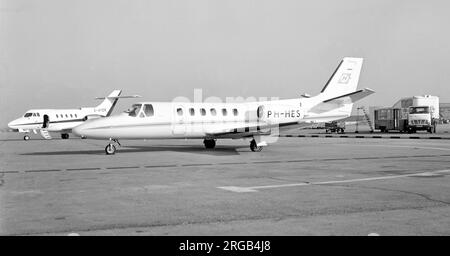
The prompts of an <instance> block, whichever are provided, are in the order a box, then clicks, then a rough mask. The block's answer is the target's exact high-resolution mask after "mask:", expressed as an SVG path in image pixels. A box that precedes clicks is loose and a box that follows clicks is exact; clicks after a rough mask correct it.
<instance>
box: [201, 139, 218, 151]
mask: <svg viewBox="0 0 450 256" xmlns="http://www.w3.org/2000/svg"><path fill="white" fill-rule="evenodd" d="M203 144H204V145H205V148H208V149H212V148H215V147H216V140H214V139H209V140H206V139H205V140H203Z"/></svg>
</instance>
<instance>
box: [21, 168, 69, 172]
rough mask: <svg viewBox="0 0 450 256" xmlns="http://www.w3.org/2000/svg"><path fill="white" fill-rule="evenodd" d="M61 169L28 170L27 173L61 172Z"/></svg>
mask: <svg viewBox="0 0 450 256" xmlns="http://www.w3.org/2000/svg"><path fill="white" fill-rule="evenodd" d="M60 171H62V170H61V169H48V170H26V171H25V172H60Z"/></svg>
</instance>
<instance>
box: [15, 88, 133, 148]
mask: <svg viewBox="0 0 450 256" xmlns="http://www.w3.org/2000/svg"><path fill="white" fill-rule="evenodd" d="M121 92H122V90H114V91H113V92H112V93H111V94H109V95H108V96H107V97H102V98H96V99H104V100H103V102H102V103H100V105H98V106H96V107H87V108H74V109H30V110H28V111H27V112H26V113H25V114H24V115H23V116H22V117H20V118H18V119H16V120H14V121H11V122H10V123H9V124H8V127H9V128H11V129H13V130H14V131H18V132H24V133H26V134H25V136H24V137H23V139H24V140H29V139H30V136H29V135H28V133H29V132H31V131H33V132H34V133H35V134H37V132H38V131H39V133H40V134H41V136H42V137H44V138H45V139H48V140H49V139H51V138H52V137H51V136H50V134H49V132H59V133H61V138H62V139H68V138H69V133H70V132H71V131H72V129H73V128H74V127H75V126H77V125H80V124H81V123H83V122H85V121H86V120H89V119H95V118H99V117H105V116H109V115H110V114H111V112H112V111H113V109H114V106H115V105H116V103H117V100H118V99H119V98H137V97H140V96H138V95H132V96H120V93H121Z"/></svg>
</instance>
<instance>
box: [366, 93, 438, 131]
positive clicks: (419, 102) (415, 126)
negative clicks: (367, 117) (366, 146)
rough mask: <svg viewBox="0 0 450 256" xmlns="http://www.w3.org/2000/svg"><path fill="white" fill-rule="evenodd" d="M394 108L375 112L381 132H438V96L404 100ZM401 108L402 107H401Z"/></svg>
mask: <svg viewBox="0 0 450 256" xmlns="http://www.w3.org/2000/svg"><path fill="white" fill-rule="evenodd" d="M400 103H401V104H395V105H394V106H397V107H393V108H380V109H376V110H375V111H374V123H375V129H379V130H381V132H388V131H393V130H394V131H400V132H409V133H413V132H416V131H420V130H423V131H428V132H429V133H432V132H436V123H437V120H438V119H439V98H438V97H436V96H430V95H425V96H414V97H412V100H411V98H409V99H402V100H401V101H400ZM400 106H401V107H400Z"/></svg>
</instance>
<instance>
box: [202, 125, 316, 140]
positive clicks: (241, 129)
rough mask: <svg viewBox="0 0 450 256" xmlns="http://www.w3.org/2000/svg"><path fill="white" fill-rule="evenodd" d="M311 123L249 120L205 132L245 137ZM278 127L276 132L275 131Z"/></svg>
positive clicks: (219, 136)
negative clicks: (270, 122)
mask: <svg viewBox="0 0 450 256" xmlns="http://www.w3.org/2000/svg"><path fill="white" fill-rule="evenodd" d="M310 125H311V124H307V123H299V122H289V123H281V124H268V123H265V122H249V123H242V124H241V125H239V124H238V125H236V126H235V127H228V128H223V129H220V130H214V131H210V132H207V133H206V135H207V136H211V137H214V138H233V139H237V138H246V137H252V136H268V135H278V133H279V132H280V131H284V130H289V129H294V128H299V127H302V126H303V127H305V126H310ZM277 129H278V133H277Z"/></svg>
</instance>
